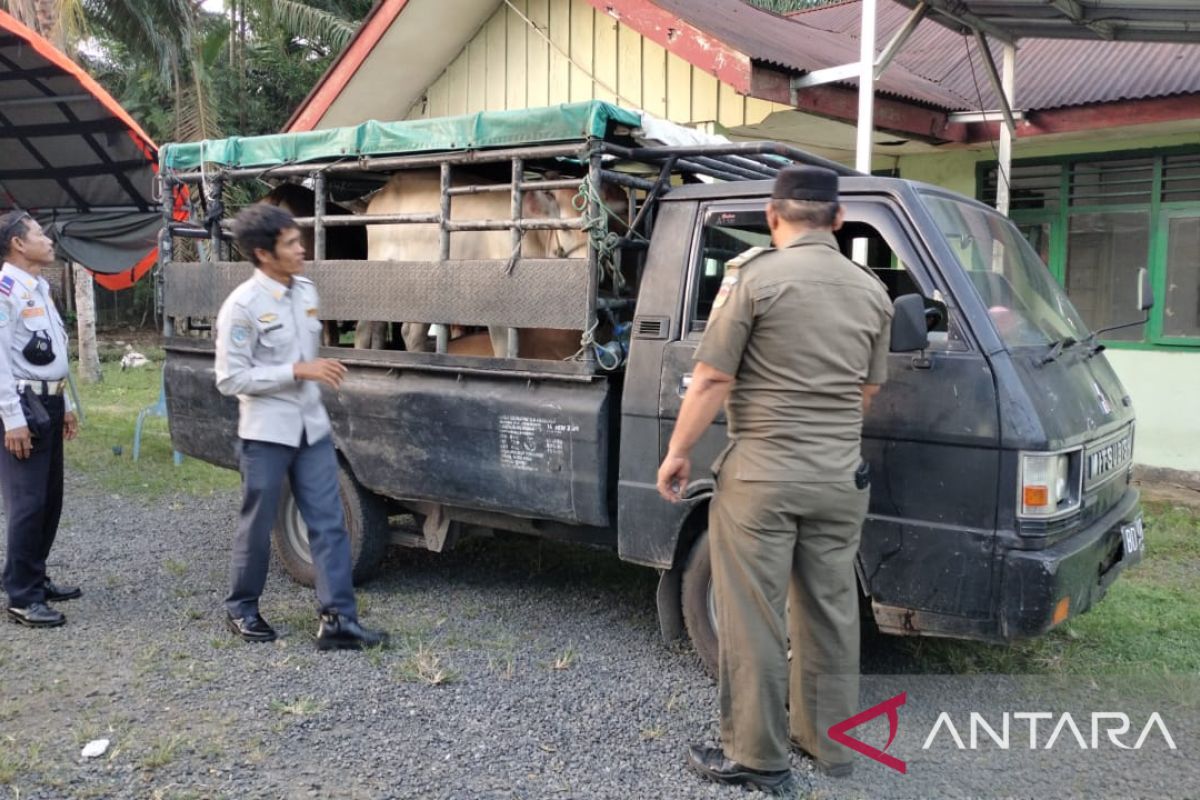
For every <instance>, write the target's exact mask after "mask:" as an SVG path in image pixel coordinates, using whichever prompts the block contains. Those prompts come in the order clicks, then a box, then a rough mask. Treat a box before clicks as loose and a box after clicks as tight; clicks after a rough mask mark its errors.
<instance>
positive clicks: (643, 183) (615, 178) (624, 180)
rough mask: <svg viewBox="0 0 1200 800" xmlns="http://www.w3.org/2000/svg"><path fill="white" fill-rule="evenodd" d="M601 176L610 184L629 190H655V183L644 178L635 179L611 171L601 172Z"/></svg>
mask: <svg viewBox="0 0 1200 800" xmlns="http://www.w3.org/2000/svg"><path fill="white" fill-rule="evenodd" d="M600 174H601V175H603V176H604V180H606V181H609V182H610V183H615V184H617V185H618V186H624V187H626V188H628V189H641V190H642V191H645V192H648V191H650V190H651V189H653V188H654V181H648V180H646V179H644V178H635V177H634V176H632V175H626V174H625V173H623V172H613V171H611V170H607V169H605V170H601V171H600Z"/></svg>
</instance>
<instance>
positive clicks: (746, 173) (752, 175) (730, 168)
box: [691, 156, 770, 181]
mask: <svg viewBox="0 0 1200 800" xmlns="http://www.w3.org/2000/svg"><path fill="white" fill-rule="evenodd" d="M691 160H692V161H694V162H695V163H697V164H700V165H702V166H706V167H709V168H711V169H716V170H721V171H723V172H728V173H730V174H733V175H738V176H740V177H741V178H742V179H743V180H750V181H761V180H766V179H767V178H769V177H770V176H767V175H763V174H762V173H761V172H759V171H758V170H756V169H755V170H751V169H746V168H745V167H742V166H739V165H737V164H735V163H733V156H729V157H728V160H726V161H717V160H716V159H712V158H707V157H699V156H698V157H696V158H693V159H691Z"/></svg>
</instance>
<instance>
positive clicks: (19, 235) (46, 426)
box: [0, 210, 83, 628]
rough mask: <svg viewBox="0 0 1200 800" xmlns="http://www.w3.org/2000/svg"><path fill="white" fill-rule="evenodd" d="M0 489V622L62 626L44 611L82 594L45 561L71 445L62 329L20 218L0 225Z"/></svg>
mask: <svg viewBox="0 0 1200 800" xmlns="http://www.w3.org/2000/svg"><path fill="white" fill-rule="evenodd" d="M0 258H2V259H3V261H4V267H3V269H2V270H0V422H3V425H4V452H3V454H0V488H2V489H3V492H4V510H5V514H6V515H7V517H8V535H7V540H6V541H7V543H6V548H5V559H4V590H5V592H7V593H8V617H9V619H11V620H12V621H13V622H17V623H19V624H21V625H27V626H29V627H31V628H52V627H55V626H57V625H62V624H63V623H64V622H66V621H67V618H66V617H65V616H63V614H62V612H61V611H58V610H57V609H55V608H52V607H51V606H50V605H49V603H52V602H57V601H60V600H73V599H74V598H76V597H79V596H81V595H82V594H83V593H82V592H81V591H80V590H79V589H78V588H77V587H74V586H57V585H55V584H54V583H53V582H51V580H50V578H49V577H47V575H46V558H47V557H48V556H49V555H50V548H51V547H52V546H53V545H54V537H55V535H56V534H57V533H58V520H59V517H60V515H61V514H62V498H63V439H64V438H66V439H74V438H75V431H76V426H77V422H76V419H75V408H74V406H73V405H72V404H71V400H70V398H69V397H68V396H67V392H66V386H67V329H66V326H65V325H63V321H62V317H60V316H59V315H58V310H57V309H56V308H55V307H54V302H53V301H52V300H51V299H50V284H48V283H46V279H45V278H43V277H42V270H43V269H44V268H46V267H48V266H50V265H51V264H53V263H54V243H53V242H51V241H50V237H48V236H46V234H45V233H44V232H43V231H42V226H41V225H39V224H38V223H37V221H36V220H34V219H33V218H32V217H30V216H29V214H27V213H25V212H24V211H20V210H16V211H9V212H8V213H7V214H4V215H3V216H0Z"/></svg>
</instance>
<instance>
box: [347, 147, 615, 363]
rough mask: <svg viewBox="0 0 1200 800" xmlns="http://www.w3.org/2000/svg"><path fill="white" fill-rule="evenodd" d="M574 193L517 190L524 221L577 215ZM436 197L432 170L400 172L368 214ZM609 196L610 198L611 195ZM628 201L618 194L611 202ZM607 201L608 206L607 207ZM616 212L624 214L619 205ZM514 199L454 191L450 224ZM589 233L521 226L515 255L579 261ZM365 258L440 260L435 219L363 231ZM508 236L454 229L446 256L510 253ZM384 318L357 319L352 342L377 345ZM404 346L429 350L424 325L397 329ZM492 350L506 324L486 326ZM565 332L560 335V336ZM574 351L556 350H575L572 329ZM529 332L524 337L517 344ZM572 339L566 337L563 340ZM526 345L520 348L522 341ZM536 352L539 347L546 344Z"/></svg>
mask: <svg viewBox="0 0 1200 800" xmlns="http://www.w3.org/2000/svg"><path fill="white" fill-rule="evenodd" d="M481 182H482V181H480V180H477V179H472V178H471V177H470V176H467V175H459V176H457V178H456V180H455V181H454V182H453V185H455V186H464V185H469V184H478V183H481ZM575 196H576V191H575V190H573V189H562V190H555V191H526V192H524V193H523V195H522V202H523V206H524V207H523V210H522V214H523V216H525V217H527V218H571V217H578V216H579V215H580V212H579V211H578V210H576V209H575V207H574V204H573V201H574V198H575ZM440 198H441V177H440V175H439V172H438V170H404V171H401V172H397V173H396V174H394V175H393V176H392V177H391V179H390V180H388V182H387V184H386V185H385V186H384V187H383V188H382V189H380V190H379V191H378V192H377V193H376V194H375V195H374V196H373V197H372V198H371V200H370V202H369V204H368V206H367V213H368V214H421V213H436V212H437V210H438V207H439V205H440ZM609 199H610V200H611V199H612V198H609ZM613 202H616V203H617V204H618V205H619V204H620V203H626V204H627V200H626V199H625V197H624V195H623V193H622V194H620V196H619V197H618V198H616V200H615V201H613ZM610 205H611V204H610ZM619 213H622V214H623V213H624V210H623V209H619ZM511 216H512V198H511V196H510V194H509V193H508V192H481V193H478V194H464V195H457V196H455V197H453V198H452V199H451V205H450V218H451V219H452V220H455V221H464V220H478V219H509V218H510V217H511ZM586 245H587V233H586V232H584V231H579V230H537V231H526V232H525V234H524V236H523V238H522V244H521V252H520V253H519V254H517V255H520V256H522V257H524V258H571V257H575V258H579V257H582V256H584V255H586V249H585V248H586ZM367 254H368V255H367V257H368V258H369V259H371V260H372V261H438V260H439V258H440V240H439V230H438V226H437V225H436V224H418V225H371V226H368V228H367ZM513 255H514V253H513V245H512V233H511V232H510V231H508V230H502V231H458V232H454V233H452V234H451V235H450V258H451V259H463V260H505V259H508V258H510V257H511V256H513ZM385 331H386V324H385V323H372V324H370V325H365V324H360V325H359V329H358V332H357V334H356V336H355V342H354V345H355V347H371V348H382V347H383V346H384V341H383V339H384V335H385ZM402 331H403V332H402V335H403V338H404V345H405V347H406V348H407V349H408V350H410V351H421V350H427V349H429V324H428V323H405V324H404V325H403V328H402ZM488 333H489V335H490V337H491V343H492V347H491V349H492V352H493V353H494V354H495V355H497V356H503V355H505V353H506V351H507V339H508V329H507V328H502V327H493V328H489V330H488ZM564 333H565V332H562V331H560V332H558V337H557V338H558V339H559V340H560V341H561V340H563V338H564V337H563V334H564ZM573 334H574V336H573V342H574V343H575V344H574V348H572V349H571V350H569V351H567V352H566V353H563V354H562V355H559V356H558V357H559V358H562V357H566V356H567V355H570V353H571V352H574V349H577V348H578V346H579V344H578V342H579V337H580V334H581V332H579V331H575V332H573ZM527 338H528V337H522V339H523V341H524V340H527ZM568 338H570V337H568ZM522 348H523V349H524V345H522ZM542 352H545V351H544V349H543V350H542Z"/></svg>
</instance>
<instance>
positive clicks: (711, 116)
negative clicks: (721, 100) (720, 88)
mask: <svg viewBox="0 0 1200 800" xmlns="http://www.w3.org/2000/svg"><path fill="white" fill-rule="evenodd" d="M716 119H717V79H716V78H714V77H713V76H712V75H709V74H708V73H707V72H705V71H704V70H702V69H697V68H695V67H693V68H692V121H693V122H715V121H716Z"/></svg>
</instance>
